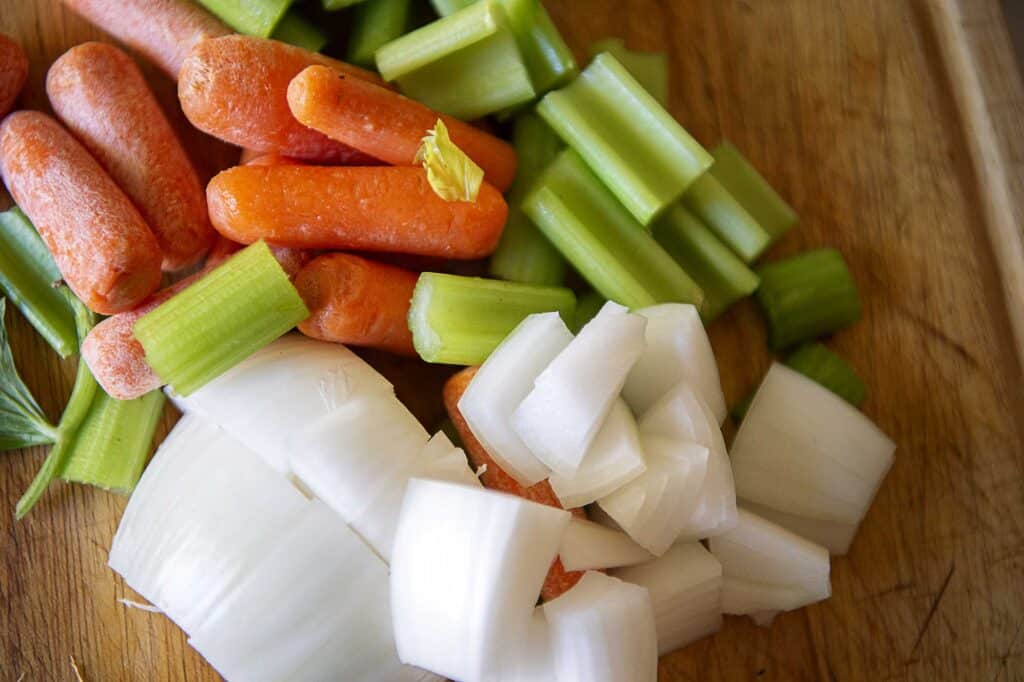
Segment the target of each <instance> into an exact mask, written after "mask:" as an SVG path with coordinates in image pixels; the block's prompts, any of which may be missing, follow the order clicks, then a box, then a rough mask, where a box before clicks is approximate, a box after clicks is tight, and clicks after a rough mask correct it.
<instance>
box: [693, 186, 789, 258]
mask: <svg viewBox="0 0 1024 682" xmlns="http://www.w3.org/2000/svg"><path fill="white" fill-rule="evenodd" d="M683 204H684V205H685V206H686V207H687V208H688V209H690V210H691V211H693V213H694V214H695V215H696V216H697V217H699V218H700V219H701V220H703V221H704V222H705V223H706V224H707V226H708V227H710V228H711V230H712V231H713V232H714V233H715V235H717V236H718V238H719V239H721V240H722V241H723V242H725V243H726V244H727V245H728V246H729V248H731V249H732V250H733V251H734V252H735V253H736V255H737V256H739V257H740V258H742V259H743V261H744V262H745V263H751V262H753V261H755V260H757V258H758V257H759V256H760V255H761V254H762V253H764V250H765V249H767V248H768V246H769V245H770V244H771V243H772V237H771V235H770V234H768V233H767V232H766V231H765V229H764V228H763V227H761V226H760V225H759V224H758V223H757V221H756V220H754V218H753V216H751V215H750V214H749V213H747V210H746V209H745V208H743V205H742V204H740V202H738V201H737V200H736V198H735V197H734V196H732V194H730V193H729V191H728V190H727V189H725V187H723V186H722V184H721V183H720V182H718V180H717V178H715V176H714V175H712V174H711V173H705V174H704V175H702V176H700V177H699V178H698V179H697V180H696V182H694V183H693V184H692V185H690V188H689V189H688V190H686V194H684V195H683Z"/></svg>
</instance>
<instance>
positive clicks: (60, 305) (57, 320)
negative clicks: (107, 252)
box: [0, 208, 78, 358]
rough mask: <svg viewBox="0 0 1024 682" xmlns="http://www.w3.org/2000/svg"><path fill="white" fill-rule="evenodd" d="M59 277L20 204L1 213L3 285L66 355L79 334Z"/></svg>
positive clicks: (74, 346) (0, 274) (52, 344)
mask: <svg viewBox="0 0 1024 682" xmlns="http://www.w3.org/2000/svg"><path fill="white" fill-rule="evenodd" d="M59 281H60V272H58V270H57V266H56V264H55V263H54V262H53V257H52V256H51V255H50V252H49V251H48V250H47V248H46V244H44V243H43V240H42V238H41V237H40V236H39V234H38V233H37V232H36V230H35V228H34V227H32V223H30V222H29V220H28V218H26V217H25V214H24V213H22V212H21V211H20V210H19V209H18V208H12V209H11V210H9V211H5V212H3V213H0V289H2V290H3V291H4V293H6V294H7V296H8V297H10V299H11V302H12V303H14V305H16V306H17V307H18V310H20V311H21V314H22V315H24V316H25V319H26V320H28V321H29V323H31V325H32V326H33V327H35V329H36V331H37V332H39V334H40V336H42V337H43V338H44V339H46V342H47V343H48V344H50V347H51V348H53V349H54V350H55V351H57V353H58V354H59V355H60V356H61V357H62V358H66V357H68V356H69V355H71V354H72V353H74V352H75V351H76V350H78V338H77V337H76V336H75V318H74V315H73V314H72V312H71V308H70V307H69V306H68V302H67V299H66V298H65V297H64V296H63V295H62V294H61V292H60V290H59V289H57V288H55V287H54V286H53V283H54V282H59ZM0 322H2V320H0Z"/></svg>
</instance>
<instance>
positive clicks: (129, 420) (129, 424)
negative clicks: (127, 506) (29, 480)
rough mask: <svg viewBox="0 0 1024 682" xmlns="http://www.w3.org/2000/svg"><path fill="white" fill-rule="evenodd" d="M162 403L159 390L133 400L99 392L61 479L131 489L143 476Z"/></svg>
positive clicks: (75, 442)
mask: <svg viewBox="0 0 1024 682" xmlns="http://www.w3.org/2000/svg"><path fill="white" fill-rule="evenodd" d="M164 401H165V398H164V394H163V393H162V392H161V391H151V392H149V393H147V394H146V395H144V396H142V397H141V398H136V399H135V400H115V399H114V398H111V397H110V396H108V395H107V394H106V393H104V392H103V391H102V390H98V391H96V397H94V398H93V402H92V406H91V407H90V408H89V414H88V416H86V418H85V421H83V422H82V425H81V426H80V427H79V429H78V433H77V434H76V435H75V439H74V442H73V443H72V445H71V451H70V453H69V454H68V457H67V462H66V464H65V465H64V469H63V471H61V473H60V477H61V478H62V479H63V480H65V481H68V482H70V483H85V484H87V485H94V486H98V487H100V488H103V489H104V490H112V491H114V492H118V493H124V494H127V493H130V492H131V491H132V489H133V488H135V484H136V483H137V482H138V480H139V476H141V475H142V469H143V467H144V466H145V464H146V457H147V456H148V455H149V450H150V445H151V444H152V442H153V432H154V431H155V430H156V425H157V422H158V421H159V420H160V416H161V415H162V414H163V408H164Z"/></svg>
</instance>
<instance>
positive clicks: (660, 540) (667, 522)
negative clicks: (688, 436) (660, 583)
mask: <svg viewBox="0 0 1024 682" xmlns="http://www.w3.org/2000/svg"><path fill="white" fill-rule="evenodd" d="M641 444H642V445H643V448H644V453H645V454H646V459H647V470H646V471H645V472H644V473H643V474H641V475H640V476H638V477H637V478H635V479H633V480H632V481H630V482H629V483H627V484H626V485H624V486H622V487H621V488H619V489H618V490H616V491H615V492H613V493H612V494H611V495H607V496H605V497H602V498H601V499H600V500H598V501H597V503H598V504H599V505H600V506H601V509H603V510H604V511H605V512H607V513H608V515H609V516H611V517H612V518H613V519H614V520H615V522H616V523H618V524H619V525H620V526H621V527H622V528H623V530H625V531H626V532H627V533H629V536H630V537H631V538H633V539H634V540H635V541H636V542H637V543H639V544H640V545H641V546H643V547H644V549H646V550H647V551H649V552H651V553H652V554H654V555H655V556H661V555H662V554H664V553H665V551H666V550H667V549H668V548H669V547H670V546H671V545H672V543H673V542H675V540H676V538H677V537H679V534H680V532H681V531H682V529H683V528H684V527H685V526H686V523H687V520H688V519H689V518H690V517H691V516H692V515H693V512H694V510H695V509H696V507H697V503H698V502H699V501H700V494H701V487H702V486H703V484H704V479H705V476H706V474H707V468H708V457H709V454H710V453H709V451H708V449H707V448H706V447H703V446H701V445H697V444H695V443H684V442H681V441H678V440H673V439H668V438H662V437H659V436H642V437H641Z"/></svg>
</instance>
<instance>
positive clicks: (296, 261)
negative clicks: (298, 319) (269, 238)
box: [203, 235, 314, 279]
mask: <svg viewBox="0 0 1024 682" xmlns="http://www.w3.org/2000/svg"><path fill="white" fill-rule="evenodd" d="M267 246H269V247H270V252H271V253H272V254H274V258H276V259H277V262H278V263H280V264H281V269H282V270H284V271H285V272H286V273H287V274H288V276H289V277H291V278H292V279H294V278H295V275H297V274H299V270H301V269H302V268H303V267H304V266H305V265H306V263H308V262H309V261H311V260H313V256H314V254H313V253H312V252H310V251H303V250H302V249H290V248H288V247H287V246H274V245H273V244H267ZM241 248H242V244H239V243H238V242H233V241H231V240H230V239H228V238H227V237H223V236H219V235H218V237H217V239H216V241H214V243H213V246H212V247H210V252H209V253H207V254H206V263H205V264H204V267H203V270H204V271H209V270H212V269H213V268H215V267H217V266H218V265H220V264H221V263H223V262H224V261H226V260H227V259H228V258H230V257H231V256H232V255H234V253H235V252H236V251H238V250H239V249H241Z"/></svg>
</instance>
